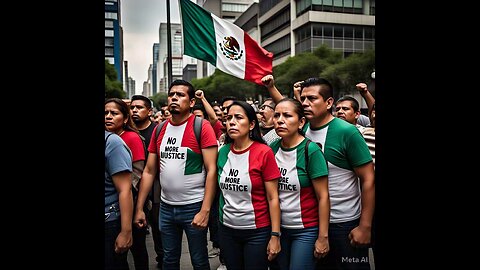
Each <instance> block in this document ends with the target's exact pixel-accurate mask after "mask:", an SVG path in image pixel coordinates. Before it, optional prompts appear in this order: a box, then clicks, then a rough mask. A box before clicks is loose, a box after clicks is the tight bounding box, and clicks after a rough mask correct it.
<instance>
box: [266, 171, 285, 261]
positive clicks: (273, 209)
mask: <svg viewBox="0 0 480 270" xmlns="http://www.w3.org/2000/svg"><path fill="white" fill-rule="evenodd" d="M265 190H266V191H267V201H268V210H269V212H270V221H271V223H272V232H279V231H280V201H279V199H278V178H277V179H275V180H271V181H266V182H265ZM280 250H282V248H281V246H280V237H278V236H273V235H272V236H271V237H270V241H269V242H268V246H267V254H268V260H269V261H272V260H273V259H274V258H275V257H276V256H277V255H278V253H279V252H280Z"/></svg>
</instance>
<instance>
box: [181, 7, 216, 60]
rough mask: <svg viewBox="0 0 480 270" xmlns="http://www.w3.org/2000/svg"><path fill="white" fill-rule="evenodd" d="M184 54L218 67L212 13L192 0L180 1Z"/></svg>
mask: <svg viewBox="0 0 480 270" xmlns="http://www.w3.org/2000/svg"><path fill="white" fill-rule="evenodd" d="M180 5H181V7H180V8H181V10H182V23H183V37H184V40H183V44H184V52H183V53H184V54H186V55H190V56H192V57H194V58H197V59H200V60H203V61H206V62H209V63H210V64H212V65H214V66H216V65H217V52H216V46H215V27H214V26H213V19H212V16H211V15H210V13H209V12H208V11H206V10H204V9H203V8H201V7H199V6H198V5H196V4H194V3H193V2H191V1H190V0H180Z"/></svg>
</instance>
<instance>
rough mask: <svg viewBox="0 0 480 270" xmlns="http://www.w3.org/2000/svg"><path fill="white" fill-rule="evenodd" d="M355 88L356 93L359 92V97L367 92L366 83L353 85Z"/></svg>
mask: <svg viewBox="0 0 480 270" xmlns="http://www.w3.org/2000/svg"><path fill="white" fill-rule="evenodd" d="M355 86H356V87H357V90H358V92H360V94H361V95H363V94H365V93H367V92H368V88H367V84H366V83H357V85H355Z"/></svg>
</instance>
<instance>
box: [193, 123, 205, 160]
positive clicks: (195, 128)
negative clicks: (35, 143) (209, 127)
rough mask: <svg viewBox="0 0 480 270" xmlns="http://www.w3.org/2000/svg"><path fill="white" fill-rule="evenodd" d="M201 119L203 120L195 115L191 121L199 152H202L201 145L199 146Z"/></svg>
mask: <svg viewBox="0 0 480 270" xmlns="http://www.w3.org/2000/svg"><path fill="white" fill-rule="evenodd" d="M202 121H203V119H202V118H200V117H198V116H196V115H195V119H194V121H193V132H194V133H195V138H196V139H197V143H198V148H199V149H200V152H202V147H201V142H202V141H201V139H202Z"/></svg>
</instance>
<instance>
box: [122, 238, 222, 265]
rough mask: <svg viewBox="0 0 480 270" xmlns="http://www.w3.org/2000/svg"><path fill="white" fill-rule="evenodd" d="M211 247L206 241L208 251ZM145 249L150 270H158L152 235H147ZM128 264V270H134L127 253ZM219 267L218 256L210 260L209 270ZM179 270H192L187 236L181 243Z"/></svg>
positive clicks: (130, 254)
mask: <svg viewBox="0 0 480 270" xmlns="http://www.w3.org/2000/svg"><path fill="white" fill-rule="evenodd" d="M207 237H208V238H207V239H210V236H209V235H208V236H207ZM211 247H212V242H210V241H208V249H209V250H210V248H211ZM147 249H148V256H149V261H148V262H149V264H150V267H149V269H150V270H155V269H159V268H157V261H155V256H156V254H155V250H154V249H153V238H152V233H150V234H147ZM128 263H129V266H130V270H134V269H135V266H134V265H133V257H132V253H131V252H128ZM219 265H220V261H219V260H218V256H217V257H215V258H211V259H210V269H211V270H216V269H217V267H218V266H219ZM180 269H181V270H193V267H192V263H191V262H190V254H189V253H188V244H187V236H186V235H185V234H184V235H183V241H182V257H181V258H180Z"/></svg>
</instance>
